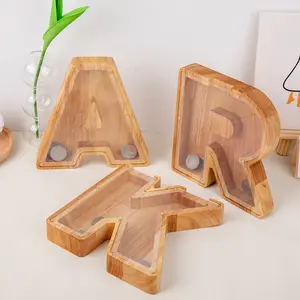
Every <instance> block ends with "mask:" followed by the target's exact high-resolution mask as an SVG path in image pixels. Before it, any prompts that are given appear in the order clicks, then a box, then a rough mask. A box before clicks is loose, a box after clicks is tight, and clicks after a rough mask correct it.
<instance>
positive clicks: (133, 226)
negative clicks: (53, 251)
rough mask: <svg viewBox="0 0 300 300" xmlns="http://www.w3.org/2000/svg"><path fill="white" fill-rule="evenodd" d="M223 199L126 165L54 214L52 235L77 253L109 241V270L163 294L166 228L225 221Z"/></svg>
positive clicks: (49, 228) (49, 224) (49, 227)
mask: <svg viewBox="0 0 300 300" xmlns="http://www.w3.org/2000/svg"><path fill="white" fill-rule="evenodd" d="M223 210H224V207H223V204H222V203H220V202H218V201H216V200H212V199H211V200H209V201H207V200H203V199H201V198H198V197H196V196H194V195H191V194H189V193H187V192H186V189H185V188H184V187H182V186H173V187H161V182H160V178H159V177H154V178H152V177H149V176H147V175H145V174H143V173H140V172H137V171H135V170H134V169H132V168H131V167H128V166H122V167H120V168H119V169H117V170H116V171H115V172H113V173H112V174H110V175H108V176H107V177H106V178H104V179H102V180H101V181H99V182H98V183H97V184H96V185H94V186H93V187H91V188H90V189H89V190H87V191H86V192H84V193H83V194H82V195H80V196H79V197H77V198H76V199H75V200H73V201H72V202H70V203H69V204H68V205H66V206H65V207H63V208H62V209H60V210H59V211H58V212H56V213H55V214H53V215H52V216H51V217H49V218H48V220H47V235H48V239H49V240H50V241H52V242H53V243H55V244H57V245H59V246H61V247H62V248H64V249H66V250H68V251H70V252H72V253H74V254H75V255H77V256H86V255H88V254H89V253H90V252H91V251H93V250H94V249H95V248H97V247H98V246H99V245H100V244H101V243H103V242H104V241H105V240H109V239H110V243H109V246H108V251H107V271H108V272H109V273H110V274H112V275H114V276H116V277H118V278H120V279H122V280H124V281H126V282H128V283H129V284H131V285H133V286H135V287H137V288H139V289H141V290H143V291H145V292H147V293H151V294H154V293H157V292H158V291H159V289H160V277H161V271H162V263H163V252H164V245H165V238H166V233H168V232H176V231H182V230H188V229H196V228H204V227H211V226H217V225H220V224H221V223H222V222H223Z"/></svg>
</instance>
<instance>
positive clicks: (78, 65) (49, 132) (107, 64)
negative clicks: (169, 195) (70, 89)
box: [36, 57, 150, 170]
mask: <svg viewBox="0 0 300 300" xmlns="http://www.w3.org/2000/svg"><path fill="white" fill-rule="evenodd" d="M85 64H87V67H85ZM95 65H96V66H97V67H96V68H95V67H94V68H93V67H91V66H95ZM89 68H90V69H91V70H92V69H93V70H94V69H95V70H99V69H100V70H101V69H103V70H107V69H111V70H112V72H113V75H114V77H115V79H116V83H117V86H118V89H119V93H121V98H122V99H123V101H124V102H126V104H127V107H126V112H127V114H128V115H129V116H130V119H131V122H132V125H133V138H134V139H136V142H137V143H138V144H139V145H140V147H141V150H142V152H143V155H144V157H145V162H142V161H139V162H138V161H137V162H134V163H132V164H133V165H134V166H136V167H145V166H148V165H149V164H150V159H149V152H148V149H147V146H146V143H145V141H144V138H143V136H142V134H141V130H140V128H139V125H138V122H137V119H136V117H135V114H134V112H133V109H132V106H131V103H130V101H129V98H128V96H127V93H126V90H125V87H124V85H123V82H122V79H121V76H120V74H119V72H118V68H117V65H116V63H115V61H114V59H113V58H111V57H74V58H73V59H72V60H71V63H70V67H69V70H68V71H67V75H66V76H65V79H64V82H63V85H62V88H61V91H60V95H59V97H58V99H59V100H58V102H57V103H56V105H55V107H54V110H53V114H52V117H51V119H50V120H49V123H48V126H47V128H46V131H45V134H44V137H43V139H42V142H41V145H40V148H39V151H38V156H37V161H36V167H37V169H39V170H53V169H74V168H78V167H79V165H80V164H81V162H82V160H83V158H84V156H85V155H86V156H90V155H91V154H93V155H102V156H104V158H105V160H106V162H107V164H108V165H109V166H110V167H112V168H116V167H120V166H122V165H123V164H116V163H112V162H111V160H110V157H109V155H108V154H107V153H106V152H104V151H94V152H93V153H91V151H86V152H84V153H78V154H77V156H75V157H74V161H75V163H74V164H73V165H68V166H41V164H40V161H41V159H42V156H43V153H44V152H45V150H46V149H47V148H48V147H49V145H50V142H49V141H51V139H52V138H53V132H54V131H53V129H54V128H55V126H56V123H57V118H58V115H59V112H60V109H61V106H62V104H63V100H64V98H65V94H66V87H67V85H68V84H70V81H71V80H70V79H71V78H72V76H73V74H74V73H78V72H79V71H80V70H90V69H89ZM72 84H73V83H72ZM77 152H78V151H77Z"/></svg>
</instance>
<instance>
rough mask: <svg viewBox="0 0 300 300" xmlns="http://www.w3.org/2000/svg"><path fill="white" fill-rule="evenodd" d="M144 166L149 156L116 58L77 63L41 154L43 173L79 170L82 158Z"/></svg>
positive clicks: (100, 58) (84, 59)
mask: <svg viewBox="0 0 300 300" xmlns="http://www.w3.org/2000/svg"><path fill="white" fill-rule="evenodd" d="M91 154H95V155H104V156H105V158H106V160H107V162H108V164H109V165H110V166H112V167H118V166H120V165H123V164H130V165H133V166H146V165H148V163H149V159H148V152H147V148H146V145H145V143H144V140H143V137H142V135H141V132H140V129H139V127H138V124H137V121H136V119H135V116H134V113H133V110H132V108H131V106H130V103H129V100H128V98H127V95H126V92H125V89H124V87H123V84H122V82H121V79H120V76H119V74H118V70H117V67H116V65H115V63H114V60H113V59H112V58H107V57H99V58H74V59H73V60H72V62H71V66H70V70H69V72H68V74H67V76H66V79H65V82H64V85H63V87H62V91H61V95H60V98H59V101H58V103H57V105H56V108H55V110H54V113H53V116H52V118H51V120H50V123H49V125H48V128H47V130H46V132H45V135H44V138H43V141H42V143H41V147H40V150H39V154H38V160H37V167H38V168H39V169H58V168H76V167H78V166H79V164H80V162H81V159H82V156H83V155H91Z"/></svg>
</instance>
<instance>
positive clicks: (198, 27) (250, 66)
mask: <svg viewBox="0 0 300 300" xmlns="http://www.w3.org/2000/svg"><path fill="white" fill-rule="evenodd" d="M64 2H65V9H66V11H69V10H70V9H71V8H75V7H78V6H81V5H86V4H87V5H90V6H91V8H90V10H89V11H88V12H87V14H85V15H83V16H82V17H81V18H80V19H79V20H77V21H76V23H74V24H73V25H72V26H71V27H69V28H68V29H67V30H66V31H64V32H63V33H62V34H61V35H60V36H59V37H58V38H57V39H56V40H55V41H54V43H53V44H52V46H51V48H50V50H49V55H51V57H52V58H53V60H54V62H55V65H56V66H59V73H58V76H57V79H56V81H55V84H54V85H53V87H52V89H53V91H52V92H53V96H54V98H56V95H57V93H58V90H59V88H60V85H61V83H62V80H63V78H64V74H65V72H66V70H67V66H68V63H69V61H70V59H71V58H72V57H73V56H84V55H93V56H95V55H96V56H101V55H102V56H105V55H106V56H113V57H114V58H115V60H116V62H117V64H118V67H119V70H120V73H121V76H122V79H123V81H124V84H125V86H126V89H127V92H128V94H129V97H130V99H131V102H132V105H133V108H134V110H135V113H136V116H137V119H138V121H139V123H140V126H141V128H142V130H144V131H145V130H151V131H162V132H166V133H168V134H171V132H172V131H173V119H174V117H173V115H174V110H175V100H176V90H177V76H178V70H179V68H180V67H182V66H184V65H187V64H189V63H194V62H199V63H202V64H204V65H207V66H208V67H211V68H214V69H216V70H218V71H220V72H223V73H226V74H228V75H230V76H233V77H236V78H237V79H239V80H242V81H246V82H247V83H252V79H253V74H254V65H255V52H256V41H257V27H258V11H259V10H270V9H276V10H277V9H284V10H292V9H297V10H300V2H299V0H247V1H245V0H226V1H224V0H218V1H217V0H214V1H207V0H205V1H204V0H147V1H145V0H65V1H64ZM50 6H51V0H26V1H23V0H9V1H1V10H0V36H1V52H0V53H1V56H0V66H1V69H0V71H1V73H0V84H1V89H0V111H1V112H2V113H3V114H4V116H5V118H6V120H7V125H8V126H9V127H11V128H12V129H19V128H20V127H21V125H22V124H23V121H24V118H25V115H24V113H23V112H22V111H21V105H20V102H21V101H22V100H24V98H25V97H27V94H28V93H29V92H30V90H29V88H28V87H27V86H26V85H25V84H24V83H23V81H22V69H23V65H24V64H25V62H26V59H27V57H28V54H29V53H30V52H31V51H32V50H36V49H39V48H40V47H41V46H42V35H43V32H44V30H45V29H46V27H47V26H48V19H49V11H50Z"/></svg>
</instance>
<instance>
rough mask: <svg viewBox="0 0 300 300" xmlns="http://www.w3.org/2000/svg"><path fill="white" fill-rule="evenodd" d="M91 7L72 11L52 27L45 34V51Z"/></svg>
mask: <svg viewBox="0 0 300 300" xmlns="http://www.w3.org/2000/svg"><path fill="white" fill-rule="evenodd" d="M88 8H89V7H88V6H85V7H80V8H76V9H74V10H72V11H71V12H69V13H67V14H65V15H64V16H63V17H62V18H61V19H60V20H59V21H58V22H56V23H55V24H54V25H52V26H50V27H49V29H48V30H47V31H46V32H45V34H44V36H43V38H44V49H47V48H48V47H49V45H50V43H51V42H52V41H53V40H54V39H55V37H57V36H58V35H59V34H60V33H61V32H62V31H63V30H64V29H65V28H66V27H68V26H69V25H70V24H71V23H73V22H74V21H75V20H76V19H78V18H79V17H80V16H81V15H82V14H83V13H84V12H85V11H86V10H87V9H88Z"/></svg>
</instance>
